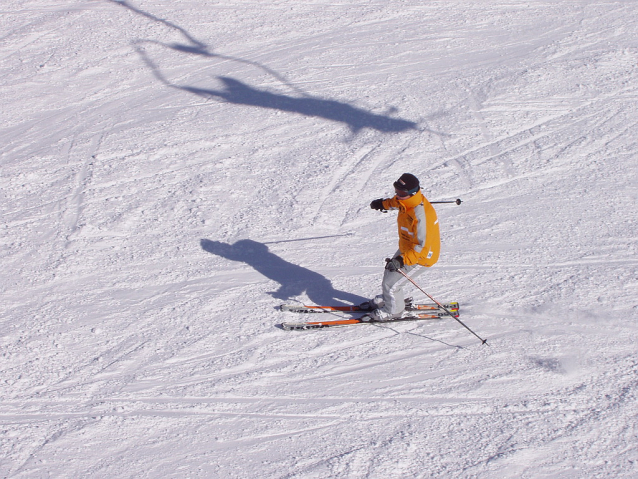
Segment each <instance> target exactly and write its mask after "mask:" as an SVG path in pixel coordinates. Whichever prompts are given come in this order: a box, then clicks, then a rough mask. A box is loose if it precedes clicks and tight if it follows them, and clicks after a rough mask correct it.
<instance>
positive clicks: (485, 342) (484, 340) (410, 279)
mask: <svg viewBox="0 0 638 479" xmlns="http://www.w3.org/2000/svg"><path fill="white" fill-rule="evenodd" d="M397 271H398V272H399V273H401V274H402V275H403V276H405V277H406V278H407V279H408V280H409V281H410V283H412V284H413V285H414V286H416V287H417V288H418V289H419V290H420V291H421V292H422V293H423V294H425V295H426V296H427V297H428V298H430V299H431V300H432V301H434V302H435V303H436V304H437V305H438V306H439V308H442V309H443V311H445V312H446V313H447V314H449V315H450V316H452V317H453V318H454V319H456V320H457V321H458V322H459V323H461V325H462V326H463V327H464V328H465V329H467V330H468V331H469V332H470V333H472V334H473V335H474V336H476V337H477V338H479V339H480V340H481V343H483V344H487V339H483V338H482V337H480V336H479V335H478V334H476V333H475V332H474V331H472V330H471V329H470V328H469V327H468V326H467V325H466V324H465V323H464V322H463V321H461V320H460V319H459V318H457V317H456V316H454V315H453V314H452V313H451V312H450V310H449V309H447V308H446V307H445V306H443V305H442V304H441V303H439V302H438V301H437V300H436V299H434V298H433V297H432V296H430V295H429V294H428V293H426V292H425V291H423V288H421V286H419V285H418V284H416V283H415V282H414V280H413V279H412V278H410V277H409V276H408V275H407V274H405V273H404V272H403V271H402V270H400V269H398V270H397ZM488 346H489V345H488Z"/></svg>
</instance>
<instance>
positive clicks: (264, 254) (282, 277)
mask: <svg viewBox="0 0 638 479" xmlns="http://www.w3.org/2000/svg"><path fill="white" fill-rule="evenodd" d="M200 244H201V246H202V249H203V250H204V251H206V252H208V253H212V254H215V255H217V256H221V257H222V258H226V259H229V260H231V261H241V262H243V263H246V264H248V265H249V266H251V267H253V268H254V269H255V270H256V271H257V272H259V273H261V274H262V275H264V276H265V277H267V278H269V279H271V280H273V281H276V282H277V283H279V285H280V286H279V289H278V290H277V291H271V292H269V294H270V295H272V297H273V298H277V299H280V300H282V301H290V300H292V299H294V298H295V297H297V296H299V295H301V294H303V293H306V295H307V296H308V298H309V300H310V301H311V302H312V303H315V304H337V305H345V304H359V303H361V302H363V301H365V300H366V298H363V297H361V296H357V295H356V294H352V293H347V292H345V291H339V290H337V289H335V288H334V287H333V286H332V282H331V281H330V280H329V279H328V278H326V277H325V276H323V275H321V274H319V273H316V272H315V271H311V270H309V269H307V268H304V267H302V266H299V265H296V264H293V263H290V262H288V261H286V260H284V259H283V258H281V257H279V256H277V255H276V254H274V253H272V252H271V251H270V250H269V249H268V246H266V245H265V244H263V243H259V242H258V241H253V240H249V239H245V240H240V241H237V242H236V243H233V244H229V243H223V242H221V241H212V240H208V239H203V240H201V242H200Z"/></svg>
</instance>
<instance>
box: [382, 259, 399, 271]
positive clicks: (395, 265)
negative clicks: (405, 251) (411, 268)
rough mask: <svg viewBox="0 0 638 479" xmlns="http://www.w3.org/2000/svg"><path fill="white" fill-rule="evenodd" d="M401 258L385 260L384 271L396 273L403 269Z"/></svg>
mask: <svg viewBox="0 0 638 479" xmlns="http://www.w3.org/2000/svg"><path fill="white" fill-rule="evenodd" d="M403 265H404V263H403V256H397V257H396V258H394V259H390V258H386V259H385V269H387V270H388V271H398V270H399V269H401V268H403Z"/></svg>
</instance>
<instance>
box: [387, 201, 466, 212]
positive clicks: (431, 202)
mask: <svg viewBox="0 0 638 479" xmlns="http://www.w3.org/2000/svg"><path fill="white" fill-rule="evenodd" d="M443 203H454V204H456V205H460V204H461V203H463V202H462V201H461V198H457V199H455V200H450V201H430V204H431V205H440V204H443ZM387 212H388V210H381V213H387Z"/></svg>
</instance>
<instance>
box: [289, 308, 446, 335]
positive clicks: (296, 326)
mask: <svg viewBox="0 0 638 479" xmlns="http://www.w3.org/2000/svg"><path fill="white" fill-rule="evenodd" d="M450 312H456V311H452V310H450ZM446 316H449V315H448V313H446V312H445V311H436V312H431V313H415V314H413V315H411V316H404V317H402V318H396V319H391V320H389V321H363V320H361V319H360V318H344V319H335V320H329V321H308V322H300V323H282V324H281V328H282V329H284V330H286V331H300V330H307V329H322V328H332V327H335V326H349V325H353V324H391V323H398V322H403V321H419V320H424V319H440V318H444V317H446ZM455 316H458V314H456V315H455Z"/></svg>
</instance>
